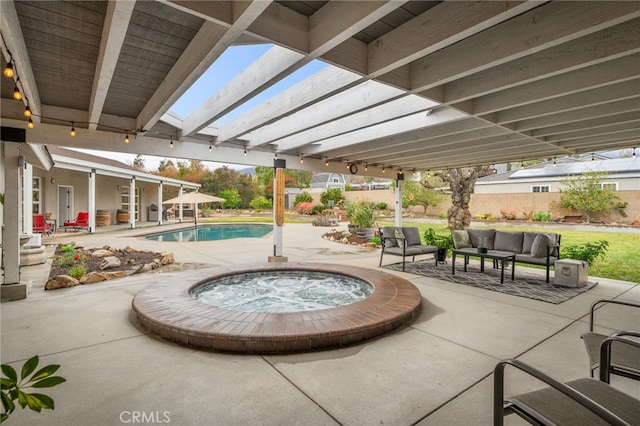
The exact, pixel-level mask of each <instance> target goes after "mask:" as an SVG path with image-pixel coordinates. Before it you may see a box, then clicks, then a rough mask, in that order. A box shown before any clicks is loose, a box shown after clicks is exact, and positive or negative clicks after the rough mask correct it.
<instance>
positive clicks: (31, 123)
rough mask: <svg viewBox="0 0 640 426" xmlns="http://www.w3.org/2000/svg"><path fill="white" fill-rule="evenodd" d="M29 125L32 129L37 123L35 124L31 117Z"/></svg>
mask: <svg viewBox="0 0 640 426" xmlns="http://www.w3.org/2000/svg"><path fill="white" fill-rule="evenodd" d="M27 127H28V128H30V129H33V128H34V127H35V124H33V120H32V119H29V121H28V122H27Z"/></svg>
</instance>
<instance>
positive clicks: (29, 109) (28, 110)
mask: <svg viewBox="0 0 640 426" xmlns="http://www.w3.org/2000/svg"><path fill="white" fill-rule="evenodd" d="M24 116H25V117H27V118H29V117H31V108H29V105H27V106H26V107H24Z"/></svg>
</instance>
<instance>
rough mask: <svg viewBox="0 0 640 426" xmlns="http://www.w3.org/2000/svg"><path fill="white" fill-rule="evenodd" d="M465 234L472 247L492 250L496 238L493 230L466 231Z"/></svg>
mask: <svg viewBox="0 0 640 426" xmlns="http://www.w3.org/2000/svg"><path fill="white" fill-rule="evenodd" d="M467 233H468V234H469V238H470V239H471V245H472V246H473V247H486V248H488V249H489V250H493V241H494V239H495V237H496V230H495V229H467Z"/></svg>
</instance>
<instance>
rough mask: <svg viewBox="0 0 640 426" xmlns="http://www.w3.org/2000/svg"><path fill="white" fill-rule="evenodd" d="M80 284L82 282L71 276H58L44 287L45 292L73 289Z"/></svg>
mask: <svg viewBox="0 0 640 426" xmlns="http://www.w3.org/2000/svg"><path fill="white" fill-rule="evenodd" d="M78 284H80V281H78V280H77V279H75V278H73V277H72V276H69V275H58V276H56V277H53V278H51V279H50V280H49V281H47V283H46V284H45V285H44V289H45V290H55V289H57V288H67V287H73V286H76V285H78Z"/></svg>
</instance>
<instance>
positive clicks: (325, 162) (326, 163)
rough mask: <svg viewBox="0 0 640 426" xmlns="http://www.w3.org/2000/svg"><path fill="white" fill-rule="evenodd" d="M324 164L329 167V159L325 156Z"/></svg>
mask: <svg viewBox="0 0 640 426" xmlns="http://www.w3.org/2000/svg"><path fill="white" fill-rule="evenodd" d="M324 165H325V166H327V167H329V160H327V159H326V158H325V159H324Z"/></svg>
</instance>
